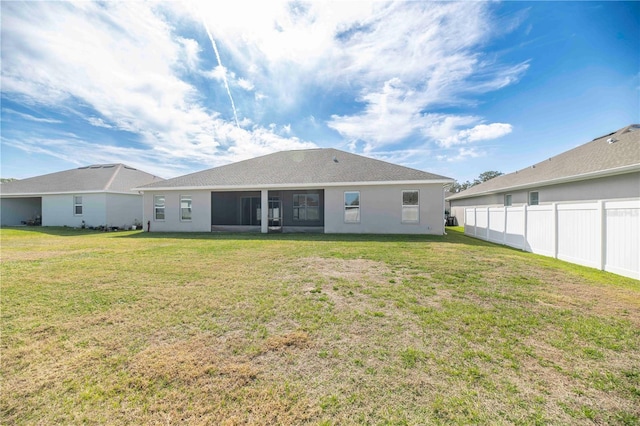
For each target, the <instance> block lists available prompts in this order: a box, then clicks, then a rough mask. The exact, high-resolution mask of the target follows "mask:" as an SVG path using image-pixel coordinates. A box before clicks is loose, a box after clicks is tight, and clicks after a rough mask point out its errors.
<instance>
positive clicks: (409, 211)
mask: <svg viewBox="0 0 640 426" xmlns="http://www.w3.org/2000/svg"><path fill="white" fill-rule="evenodd" d="M402 222H403V223H418V222H420V192H419V191H418V190H415V189H412V190H405V191H402Z"/></svg>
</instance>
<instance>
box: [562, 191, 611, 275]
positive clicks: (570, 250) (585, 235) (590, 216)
mask: <svg viewBox="0 0 640 426" xmlns="http://www.w3.org/2000/svg"><path fill="white" fill-rule="evenodd" d="M557 220H558V222H557V223H558V225H557V228H558V252H557V257H558V259H561V260H566V261H567V262H571V263H576V264H578V265H584V266H591V267H592V268H599V267H600V253H601V248H600V236H601V227H600V223H599V221H600V220H601V219H600V214H599V211H598V203H588V204H587V203H580V204H562V205H559V206H558V218H557Z"/></svg>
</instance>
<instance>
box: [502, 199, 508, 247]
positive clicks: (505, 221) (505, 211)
mask: <svg viewBox="0 0 640 426" xmlns="http://www.w3.org/2000/svg"><path fill="white" fill-rule="evenodd" d="M502 243H503V244H504V245H505V246H506V245H507V206H504V228H503V229H502Z"/></svg>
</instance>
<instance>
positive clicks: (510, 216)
mask: <svg viewBox="0 0 640 426" xmlns="http://www.w3.org/2000/svg"><path fill="white" fill-rule="evenodd" d="M448 201H449V202H450V203H451V210H452V212H453V214H454V215H456V217H457V218H458V221H459V222H460V223H464V232H465V234H466V235H469V236H473V237H476V238H480V239H484V240H487V241H491V242H494V243H499V244H505V245H509V246H512V247H516V248H520V249H522V250H525V251H529V252H532V253H536V254H541V255H544V256H550V257H554V258H556V259H561V260H565V261H568V262H572V263H576V264H579V265H584V266H589V267H593V268H597V269H600V270H603V271H608V272H613V273H615V274H619V275H624V276H627V277H631V278H635V279H640V126H639V125H631V126H627V127H625V128H623V129H620V130H618V131H616V132H613V133H610V134H608V135H604V136H601V137H598V138H596V139H594V140H593V141H591V142H589V143H586V144H584V145H581V146H578V147H577V148H574V149H571V150H569V151H566V152H564V153H562V154H559V155H557V156H555V157H551V158H549V159H548V160H545V161H542V162H540V163H537V164H534V165H532V166H531V167H528V168H526V169H524V170H518V171H517V172H514V173H510V174H508V175H503V176H498V177H496V178H494V179H491V180H489V181H486V182H484V183H481V184H479V185H476V186H473V187H471V188H469V189H467V190H465V191H462V192H460V193H458V194H455V195H452V196H450V197H448Z"/></svg>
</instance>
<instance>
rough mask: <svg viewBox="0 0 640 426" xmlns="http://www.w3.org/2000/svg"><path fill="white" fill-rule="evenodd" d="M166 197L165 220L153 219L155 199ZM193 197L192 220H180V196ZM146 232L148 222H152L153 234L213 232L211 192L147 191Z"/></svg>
mask: <svg viewBox="0 0 640 426" xmlns="http://www.w3.org/2000/svg"><path fill="white" fill-rule="evenodd" d="M154 195H164V197H165V219H164V220H155V219H154V217H153V197H154ZM181 195H190V196H191V211H192V219H191V220H190V221H183V220H180V196H181ZM143 198H144V201H143V203H144V218H143V225H144V230H145V231H146V230H147V221H151V232H211V191H210V190H201V191H148V190H147V191H145V192H144V197H143Z"/></svg>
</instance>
